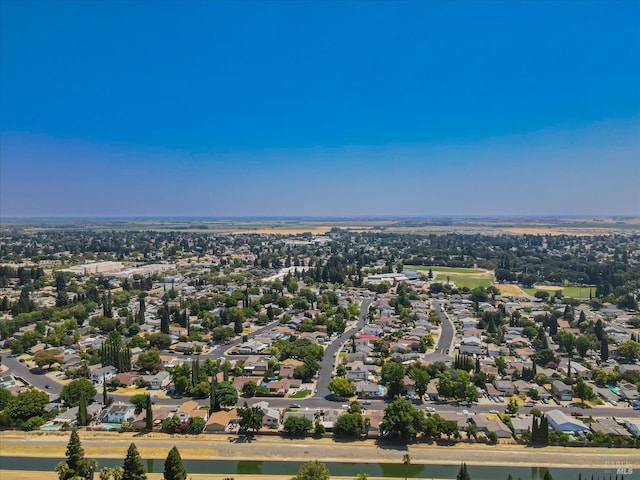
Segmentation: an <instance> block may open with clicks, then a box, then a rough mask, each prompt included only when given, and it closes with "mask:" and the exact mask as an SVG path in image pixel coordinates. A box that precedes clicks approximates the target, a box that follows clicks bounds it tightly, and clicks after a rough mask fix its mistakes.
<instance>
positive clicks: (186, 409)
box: [176, 400, 209, 422]
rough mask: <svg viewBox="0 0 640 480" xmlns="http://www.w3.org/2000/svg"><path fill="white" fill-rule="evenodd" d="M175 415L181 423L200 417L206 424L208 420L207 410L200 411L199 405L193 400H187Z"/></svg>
mask: <svg viewBox="0 0 640 480" xmlns="http://www.w3.org/2000/svg"><path fill="white" fill-rule="evenodd" d="M176 415H178V418H179V419H180V421H181V422H185V421H187V420H189V418H191V417H200V418H202V419H204V421H205V422H206V421H207V420H208V418H209V410H208V409H201V408H200V404H199V403H198V402H196V401H195V400H187V401H186V402H184V403H183V404H182V405H180V408H178V410H177V411H176Z"/></svg>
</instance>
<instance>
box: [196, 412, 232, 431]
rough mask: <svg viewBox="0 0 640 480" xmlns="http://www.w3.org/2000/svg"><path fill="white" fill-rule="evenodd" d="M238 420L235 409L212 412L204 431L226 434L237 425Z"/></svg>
mask: <svg viewBox="0 0 640 480" xmlns="http://www.w3.org/2000/svg"><path fill="white" fill-rule="evenodd" d="M238 420H239V417H238V411H237V410H236V409H235V408H232V409H231V410H228V411H227V410H220V411H219V412H213V413H212V414H211V416H210V417H209V420H207V423H206V425H205V427H204V431H205V432H208V433H221V432H226V431H229V428H230V427H232V426H234V425H237V423H238Z"/></svg>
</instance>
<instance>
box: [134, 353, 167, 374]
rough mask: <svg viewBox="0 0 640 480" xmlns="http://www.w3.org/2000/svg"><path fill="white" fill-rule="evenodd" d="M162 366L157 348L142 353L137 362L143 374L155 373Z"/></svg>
mask: <svg viewBox="0 0 640 480" xmlns="http://www.w3.org/2000/svg"><path fill="white" fill-rule="evenodd" d="M161 364H162V361H161V360H160V351H159V350H158V349H157V348H150V349H149V350H147V351H146V352H141V353H140V355H138V360H136V365H137V366H138V368H139V369H140V370H141V371H143V372H153V371H156V370H157V369H158V367H159V366H160V365H161Z"/></svg>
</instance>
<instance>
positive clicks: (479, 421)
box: [470, 415, 512, 438]
mask: <svg viewBox="0 0 640 480" xmlns="http://www.w3.org/2000/svg"><path fill="white" fill-rule="evenodd" d="M470 422H472V423H473V424H475V426H476V428H477V429H478V431H480V432H485V433H487V432H495V433H496V435H498V438H510V437H511V435H512V433H511V430H510V429H509V427H507V426H506V425H505V424H504V423H502V422H501V421H500V420H499V419H497V418H495V417H487V416H485V415H475V416H473V417H471V419H470Z"/></svg>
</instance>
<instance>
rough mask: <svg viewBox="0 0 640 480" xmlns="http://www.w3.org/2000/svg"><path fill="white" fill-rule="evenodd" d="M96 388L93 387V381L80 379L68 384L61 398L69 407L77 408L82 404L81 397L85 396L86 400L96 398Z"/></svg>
mask: <svg viewBox="0 0 640 480" xmlns="http://www.w3.org/2000/svg"><path fill="white" fill-rule="evenodd" d="M96 393H98V392H97V391H96V387H94V386H93V383H91V380H88V379H86V378H78V379H77V380H71V381H70V382H69V383H67V384H66V385H65V386H64V387H63V388H62V392H61V393H60V398H61V399H62V400H64V401H65V402H66V404H67V405H71V406H74V407H75V406H76V405H78V402H80V397H81V396H82V395H84V398H86V399H87V400H88V399H91V398H93V397H95V396H96Z"/></svg>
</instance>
